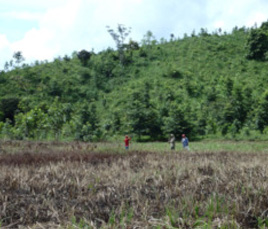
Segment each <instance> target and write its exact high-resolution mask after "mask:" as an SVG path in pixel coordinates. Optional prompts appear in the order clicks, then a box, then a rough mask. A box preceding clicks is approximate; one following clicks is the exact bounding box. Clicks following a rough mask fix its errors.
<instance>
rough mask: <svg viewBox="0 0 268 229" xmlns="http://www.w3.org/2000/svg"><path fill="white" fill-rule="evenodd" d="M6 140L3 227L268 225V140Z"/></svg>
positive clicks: (0, 169) (0, 180) (2, 149)
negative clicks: (127, 143) (173, 146)
mask: <svg viewBox="0 0 268 229" xmlns="http://www.w3.org/2000/svg"><path fill="white" fill-rule="evenodd" d="M190 147H191V151H189V152H188V151H183V150H181V145H180V144H177V150H176V151H170V150H169V146H168V144H167V143H133V144H132V145H131V148H130V150H129V151H125V150H124V147H123V142H122V143H121V142H120V143H81V142H30V141H1V142H0V185H1V187H0V190H1V192H0V225H1V228H36V229H37V228H226V229H227V228H268V199H267V196H268V163H267V156H268V142H265V141H263V142H261V141H260V142H245V141H244V142H226V141H201V142H192V143H191V145H190Z"/></svg>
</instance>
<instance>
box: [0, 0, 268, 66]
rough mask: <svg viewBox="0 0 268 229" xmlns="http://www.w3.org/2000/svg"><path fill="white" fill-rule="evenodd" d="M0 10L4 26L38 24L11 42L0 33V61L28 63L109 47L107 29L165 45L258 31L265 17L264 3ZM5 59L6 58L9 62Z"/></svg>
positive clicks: (138, 2)
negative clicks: (17, 58)
mask: <svg viewBox="0 0 268 229" xmlns="http://www.w3.org/2000/svg"><path fill="white" fill-rule="evenodd" d="M0 5H1V10H0V16H1V18H4V19H5V24H6V22H8V20H9V19H11V18H12V19H13V20H15V19H18V20H20V23H21V20H24V21H25V23H26V22H28V21H35V22H37V24H36V23H35V24H34V26H35V27H34V28H31V29H29V30H28V31H25V33H24V36H23V38H20V39H17V40H15V41H14V42H11V41H8V40H7V36H5V34H4V32H3V29H2V30H0V33H1V34H2V35H0V54H1V60H0V61H3V60H4V61H6V60H7V59H11V57H12V53H13V52H14V51H22V54H23V55H24V57H25V58H26V61H28V62H33V61H35V60H44V59H47V60H52V59H53V58H55V57H57V56H59V55H61V56H63V55H65V54H68V55H69V54H71V53H72V52H73V51H80V50H81V49H87V50H91V49H94V50H95V51H100V50H103V49H105V48H107V47H114V41H113V39H112V38H111V36H110V35H109V33H108V32H107V29H106V26H107V25H108V26H110V27H111V28H113V29H116V27H117V24H124V25H125V26H127V27H131V28H132V32H131V34H130V36H129V37H131V38H133V39H134V40H136V41H141V39H142V38H143V36H144V34H146V32H147V31H148V30H150V31H152V33H153V35H155V36H156V38H157V39H160V38H162V37H164V38H166V39H169V36H170V34H171V33H173V34H174V35H175V36H176V37H177V36H182V35H183V34H184V33H188V34H189V33H191V32H192V31H193V30H195V31H196V32H197V33H198V32H199V30H200V28H207V29H208V30H209V32H212V31H215V30H216V29H218V28H221V29H222V30H223V31H228V32H230V31H231V29H232V28H234V27H235V26H238V27H241V26H246V27H251V26H253V25H254V23H257V24H258V25H260V24H261V23H262V22H263V21H266V20H267V18H266V15H267V12H268V2H266V0H243V1H242V0H236V1H234V0H225V1H222V2H219V1H218V0H198V1H197V0H189V1H183V0H168V1H163V0H114V1H111V0H57V1H55V0H38V1H36V0H20V1H17V0H0ZM0 28H4V26H0ZM15 29H16V28H14V31H15ZM14 34H15V32H14ZM3 50H5V51H3ZM7 53H8V54H9V55H10V53H11V55H10V57H8V58H7V57H6V54H7ZM5 58H7V59H5ZM1 65H2V62H0V69H1Z"/></svg>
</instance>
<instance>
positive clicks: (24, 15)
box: [1, 11, 42, 21]
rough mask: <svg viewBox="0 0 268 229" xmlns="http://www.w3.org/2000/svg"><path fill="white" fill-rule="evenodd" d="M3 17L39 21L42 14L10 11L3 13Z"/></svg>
mask: <svg viewBox="0 0 268 229" xmlns="http://www.w3.org/2000/svg"><path fill="white" fill-rule="evenodd" d="M1 16H2V17H5V18H12V19H20V20H30V21H31V20H39V19H40V18H41V17H42V14H41V13H40V12H27V11H9V12H4V13H1Z"/></svg>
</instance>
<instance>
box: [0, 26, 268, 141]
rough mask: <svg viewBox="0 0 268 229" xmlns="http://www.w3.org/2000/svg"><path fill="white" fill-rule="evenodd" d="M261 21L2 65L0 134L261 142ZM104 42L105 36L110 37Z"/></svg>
mask: <svg viewBox="0 0 268 229" xmlns="http://www.w3.org/2000/svg"><path fill="white" fill-rule="evenodd" d="M267 25H268V22H265V23H263V24H262V26H261V27H260V28H250V29H247V28H244V27H243V28H237V27H235V28H234V29H233V31H232V32H231V33H222V32H221V31H220V30H219V31H217V32H214V33H212V34H209V33H208V32H207V31H206V30H205V29H201V31H200V32H199V33H198V34H195V33H194V32H193V33H192V34H191V35H188V36H187V35H185V36H184V37H183V38H175V37H174V36H173V35H171V37H170V40H169V41H166V40H163V39H162V40H160V41H157V40H155V39H154V36H153V34H152V33H151V32H148V33H147V34H146V35H145V36H144V39H143V40H142V41H141V42H135V41H129V43H127V44H123V45H121V46H118V49H117V50H112V49H107V50H105V51H102V52H100V53H98V54H95V53H94V52H90V51H86V50H82V51H79V52H75V53H74V54H73V55H72V56H71V57H69V56H65V57H59V58H57V59H55V60H54V61H53V62H49V63H48V62H38V61H37V62H35V63H34V64H32V65H25V64H23V63H20V62H21V60H22V58H21V56H20V54H21V53H17V54H18V55H17V56H16V55H15V58H16V62H17V63H15V64H12V63H10V62H7V64H6V69H5V71H1V73H0V134H1V137H2V138H11V139H41V140H42V139H55V138H57V139H64V140H74V139H76V140H84V141H95V140H111V139H114V138H116V137H118V136H120V137H121V138H122V135H124V134H129V135H131V136H132V137H134V138H135V139H137V140H162V139H167V138H168V136H169V134H170V133H174V134H176V136H177V137H179V136H180V135H181V134H182V133H186V134H187V135H188V136H189V137H190V138H191V139H199V138H203V137H212V136H213V137H218V138H221V137H225V138H234V137H235V138H244V139H245V138H252V139H256V138H265V134H266V133H267V132H268V90H267V85H268V84H267V82H268V62H267V58H268V47H267V46H268V26H267ZM107 36H109V34H107Z"/></svg>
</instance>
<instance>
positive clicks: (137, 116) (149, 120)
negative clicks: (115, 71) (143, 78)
mask: <svg viewBox="0 0 268 229" xmlns="http://www.w3.org/2000/svg"><path fill="white" fill-rule="evenodd" d="M127 120H128V124H129V127H130V131H131V132H132V133H134V134H137V135H138V138H139V140H141V136H142V135H147V136H150V137H151V138H153V139H155V138H157V137H158V135H159V134H160V132H161V129H160V125H159V121H158V113H157V112H156V110H155V109H154V107H153V106H152V104H151V102H150V96H149V91H148V84H145V90H144V91H138V92H133V93H132V95H131V98H130V103H129V105H128V107H127Z"/></svg>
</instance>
